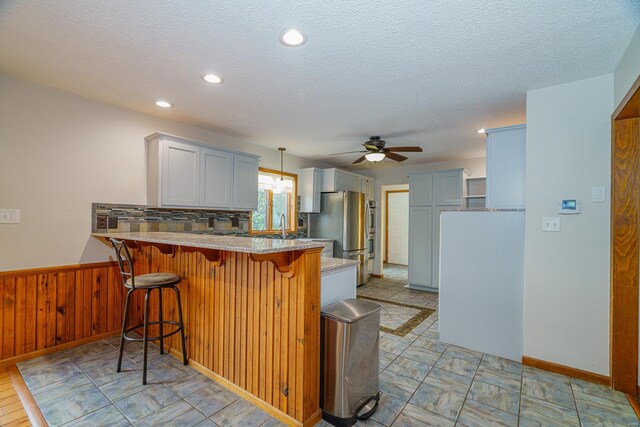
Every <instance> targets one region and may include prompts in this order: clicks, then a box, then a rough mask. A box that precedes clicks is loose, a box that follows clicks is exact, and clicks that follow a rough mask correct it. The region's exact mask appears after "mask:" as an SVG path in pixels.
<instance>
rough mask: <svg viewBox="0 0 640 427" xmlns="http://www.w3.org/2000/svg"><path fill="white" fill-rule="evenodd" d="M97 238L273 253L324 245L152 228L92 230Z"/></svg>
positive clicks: (252, 252) (319, 247)
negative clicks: (108, 230) (151, 229)
mask: <svg viewBox="0 0 640 427" xmlns="http://www.w3.org/2000/svg"><path fill="white" fill-rule="evenodd" d="M91 235H92V236H94V237H98V238H111V237H113V238H116V239H120V240H134V241H139V242H147V243H158V244H165V245H174V246H188V247H192V248H202V249H214V250H221V251H229V252H242V253H248V254H271V253H279V252H290V251H298V250H307V249H321V248H323V247H324V244H323V243H321V242H313V241H309V242H300V241H297V240H281V239H265V238H254V237H235V236H218V235H211V234H191V233H172V232H162V231H152V232H122V233H117V232H116V233H91Z"/></svg>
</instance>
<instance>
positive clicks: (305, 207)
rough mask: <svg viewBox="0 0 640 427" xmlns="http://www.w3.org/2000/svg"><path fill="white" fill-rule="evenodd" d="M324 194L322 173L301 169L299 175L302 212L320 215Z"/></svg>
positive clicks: (310, 169)
mask: <svg viewBox="0 0 640 427" xmlns="http://www.w3.org/2000/svg"><path fill="white" fill-rule="evenodd" d="M321 192H322V171H321V170H320V169H316V168H306V169H301V170H300V173H299V174H298V195H299V196H300V212H305V213H307V212H310V213H319V212H320V200H321V199H320V196H321Z"/></svg>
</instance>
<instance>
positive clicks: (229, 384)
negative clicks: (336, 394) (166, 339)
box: [169, 348, 322, 427]
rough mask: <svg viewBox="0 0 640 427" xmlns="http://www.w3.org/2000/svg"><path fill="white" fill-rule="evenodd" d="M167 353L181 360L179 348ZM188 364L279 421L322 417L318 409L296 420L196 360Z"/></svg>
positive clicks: (302, 426) (310, 421)
mask: <svg viewBox="0 0 640 427" xmlns="http://www.w3.org/2000/svg"><path fill="white" fill-rule="evenodd" d="M169 354H171V356H173V357H175V358H176V359H178V360H182V352H181V351H179V350H176V349H174V348H170V349H169ZM189 366H191V367H192V368H193V369H195V370H196V371H198V372H200V373H201V374H203V375H204V376H206V377H209V378H211V379H212V380H213V381H215V382H216V383H218V384H220V385H221V386H222V387H224V388H226V389H227V390H229V391H231V392H233V393H235V394H237V395H238V396H240V397H241V398H243V399H244V400H246V401H248V402H251V403H252V404H253V405H255V406H257V407H258V408H260V409H262V410H263V411H265V412H266V413H268V414H269V415H271V416H272V417H274V418H277V419H278V420H279V421H282V422H283V423H284V424H286V425H289V426H296V427H307V426H314V425H316V424H317V423H318V422H319V421H320V420H321V419H322V411H321V410H318V411H317V412H316V413H315V414H313V415H312V416H311V417H309V419H308V420H306V421H305V422H303V423H302V422H300V421H298V420H296V419H295V418H293V417H291V416H290V415H289V414H286V413H284V412H282V411H280V410H278V409H276V408H274V407H273V406H271V405H269V404H268V403H267V402H265V401H263V400H262V399H260V398H258V397H256V396H254V395H253V394H251V393H249V392H248V391H246V390H245V389H243V388H241V387H239V386H237V385H235V384H234V383H232V382H231V381H229V380H227V379H226V378H224V377H223V376H221V375H218V374H216V373H215V372H213V371H211V370H209V369H208V368H207V367H205V366H203V365H201V364H199V363H198V362H195V361H193V360H191V359H189Z"/></svg>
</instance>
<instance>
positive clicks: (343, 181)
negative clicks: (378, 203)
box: [322, 168, 362, 193]
mask: <svg viewBox="0 0 640 427" xmlns="http://www.w3.org/2000/svg"><path fill="white" fill-rule="evenodd" d="M360 178H361V176H360V175H356V174H354V173H351V172H347V171H343V170H340V169H335V168H332V169H323V170H322V192H332V191H355V192H356V193H359V192H360V191H361V190H362V189H361V186H360Z"/></svg>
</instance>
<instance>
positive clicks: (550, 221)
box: [542, 216, 560, 231]
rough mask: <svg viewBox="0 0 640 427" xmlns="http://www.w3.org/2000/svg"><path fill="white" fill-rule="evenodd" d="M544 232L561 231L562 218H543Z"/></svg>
mask: <svg viewBox="0 0 640 427" xmlns="http://www.w3.org/2000/svg"><path fill="white" fill-rule="evenodd" d="M542 231H560V218H559V217H557V216H545V217H544V218H542Z"/></svg>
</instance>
